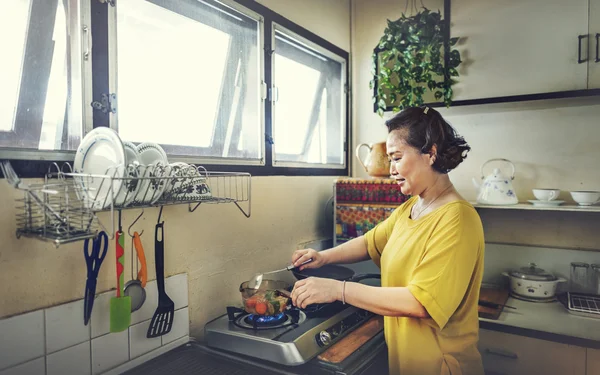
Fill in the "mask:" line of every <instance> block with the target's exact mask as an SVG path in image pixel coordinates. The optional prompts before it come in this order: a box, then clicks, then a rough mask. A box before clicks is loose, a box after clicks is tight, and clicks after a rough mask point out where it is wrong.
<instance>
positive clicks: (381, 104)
mask: <svg viewBox="0 0 600 375" xmlns="http://www.w3.org/2000/svg"><path fill="white" fill-rule="evenodd" d="M377 104H378V105H379V106H380V107H385V106H386V102H385V100H383V99H379V102H377Z"/></svg>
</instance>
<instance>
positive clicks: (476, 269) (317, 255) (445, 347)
mask: <svg viewBox="0 0 600 375" xmlns="http://www.w3.org/2000/svg"><path fill="white" fill-rule="evenodd" d="M386 126H387V128H388V133H389V134H388V137H387V153H388V156H389V158H390V160H391V167H390V174H391V176H392V178H394V179H395V180H396V181H397V183H398V185H400V189H401V191H402V193H403V194H406V195H412V198H410V199H409V200H408V201H406V202H405V203H404V204H402V205H401V206H399V207H398V208H397V209H396V210H395V211H394V212H393V213H392V215H391V216H390V217H389V218H388V219H386V220H385V221H383V222H381V223H380V224H378V225H377V226H376V227H375V228H373V229H372V230H370V231H369V232H368V233H366V234H365V235H364V236H361V237H358V238H355V239H353V240H351V241H348V242H346V243H343V244H342V245H339V246H337V247H335V248H332V249H329V250H325V251H321V252H317V251H315V250H312V249H303V250H297V251H296V252H294V254H293V256H292V262H293V263H294V264H296V265H298V264H301V263H302V262H304V261H306V260H308V259H310V258H313V261H312V262H311V263H308V264H306V265H304V266H303V268H317V267H320V266H322V265H324V264H329V263H354V262H358V261H363V260H366V259H369V258H371V259H372V260H373V262H375V264H376V265H377V266H379V267H380V268H381V287H374V286H368V285H364V284H360V283H351V282H342V281H337V280H332V279H322V278H308V279H304V280H300V281H298V282H296V284H295V286H294V290H293V291H292V301H293V303H294V304H295V305H296V306H299V307H302V308H304V307H306V306H307V305H309V304H312V303H322V302H333V301H335V300H340V301H344V302H345V303H349V304H351V305H354V306H356V307H359V308H362V309H366V310H369V311H372V312H374V313H376V314H379V315H383V316H384V331H385V338H386V342H387V346H388V350H389V370H390V374H393V375H397V374H402V375H411V374H418V375H429V374H436V375H437V374H452V375H459V374H464V375H470V374H483V366H482V363H481V357H480V355H479V352H478V351H477V340H478V331H479V321H478V315H477V304H478V299H479V288H480V285H481V279H482V275H483V256H484V239H483V228H482V225H481V220H480V218H479V215H478V214H477V212H476V211H475V209H474V208H473V207H472V206H471V205H470V204H469V203H468V202H467V201H465V200H464V199H463V198H462V197H461V196H460V195H459V194H458V192H457V191H456V189H455V188H454V186H453V185H452V182H451V181H450V178H449V177H448V172H449V171H451V170H453V169H454V168H456V167H457V166H458V165H459V164H460V163H461V162H462V161H463V160H464V158H465V157H466V153H467V152H468V151H469V150H470V147H469V146H468V145H467V143H466V142H465V140H464V139H463V138H462V137H460V136H459V135H457V133H456V132H455V130H454V129H453V128H452V126H450V124H448V123H447V122H446V121H445V120H444V119H443V118H442V116H441V115H440V114H439V113H438V112H437V111H435V110H433V109H431V108H427V107H425V108H408V109H405V110H403V111H402V112H400V113H399V114H398V115H396V116H395V117H394V118H392V119H390V120H388V121H387V122H386Z"/></svg>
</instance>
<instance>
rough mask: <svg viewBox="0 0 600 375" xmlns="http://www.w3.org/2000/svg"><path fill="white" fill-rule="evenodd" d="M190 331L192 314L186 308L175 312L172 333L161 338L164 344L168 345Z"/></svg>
mask: <svg viewBox="0 0 600 375" xmlns="http://www.w3.org/2000/svg"><path fill="white" fill-rule="evenodd" d="M189 331H190V314H189V311H188V308H187V307H185V308H183V309H181V310H175V316H174V317H173V327H171V331H170V332H169V333H167V334H166V335H163V336H161V338H162V344H163V345H165V344H168V343H170V342H171V341H175V340H177V339H178V338H180V337H183V336H185V335H187V334H189Z"/></svg>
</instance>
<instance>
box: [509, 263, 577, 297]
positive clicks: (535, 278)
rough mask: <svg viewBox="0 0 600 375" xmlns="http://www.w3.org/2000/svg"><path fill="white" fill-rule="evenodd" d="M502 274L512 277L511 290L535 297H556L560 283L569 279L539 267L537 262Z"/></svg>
mask: <svg viewBox="0 0 600 375" xmlns="http://www.w3.org/2000/svg"><path fill="white" fill-rule="evenodd" d="M502 274H503V275H504V276H507V277H508V278H509V279H510V291H511V292H512V293H513V294H516V295H517V296H522V297H526V298H533V299H549V298H554V296H555V294H556V286H557V285H558V283H562V282H565V281H567V279H565V278H562V277H556V276H555V275H553V274H552V273H550V272H546V271H545V270H543V269H542V268H538V267H537V265H536V264H535V263H530V264H529V266H528V267H521V268H519V269H518V270H513V271H510V272H503V273H502Z"/></svg>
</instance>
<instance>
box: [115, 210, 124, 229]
mask: <svg viewBox="0 0 600 375" xmlns="http://www.w3.org/2000/svg"><path fill="white" fill-rule="evenodd" d="M113 217H114V216H113ZM122 229H123V228H122V227H121V210H119V232H122Z"/></svg>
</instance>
